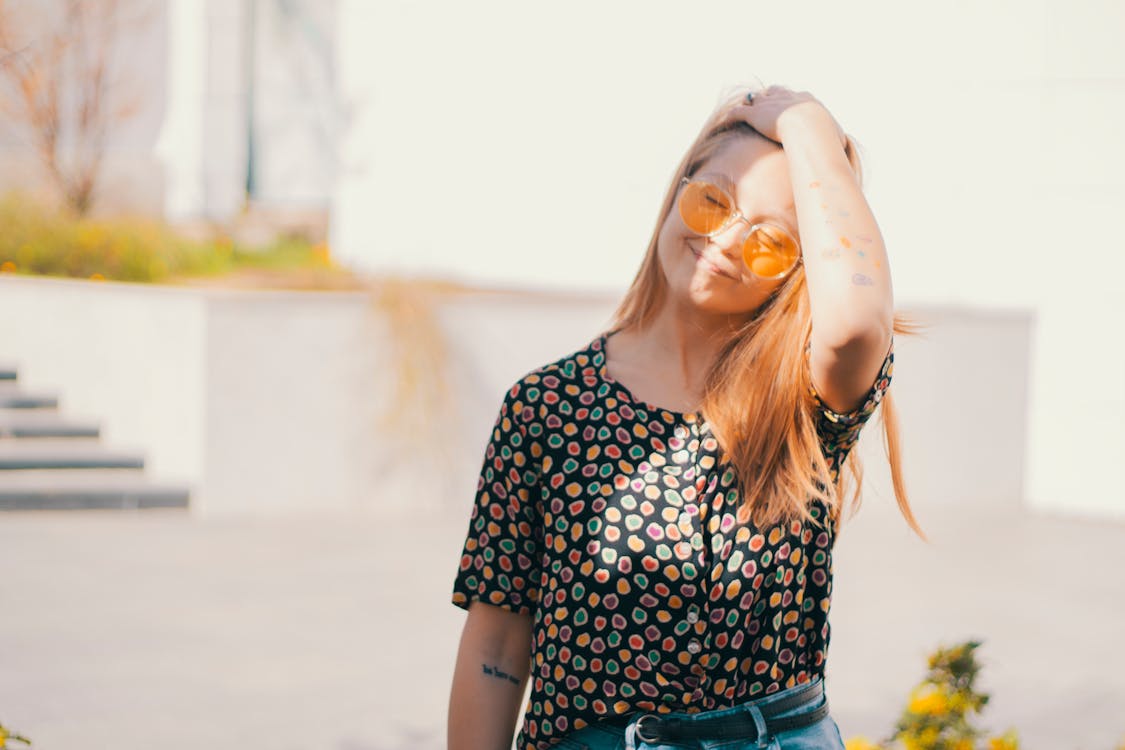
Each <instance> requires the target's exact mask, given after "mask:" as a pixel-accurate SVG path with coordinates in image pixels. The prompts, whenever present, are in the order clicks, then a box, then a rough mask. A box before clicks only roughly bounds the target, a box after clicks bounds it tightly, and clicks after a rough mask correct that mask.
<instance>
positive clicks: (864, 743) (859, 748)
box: [844, 737, 882, 750]
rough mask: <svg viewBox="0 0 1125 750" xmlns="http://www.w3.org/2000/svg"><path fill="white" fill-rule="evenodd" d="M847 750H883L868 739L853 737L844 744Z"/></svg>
mask: <svg viewBox="0 0 1125 750" xmlns="http://www.w3.org/2000/svg"><path fill="white" fill-rule="evenodd" d="M844 748H845V750H882V749H881V748H880V747H879V746H878V745H876V744H875V743H874V742H872V741H871V740H869V739H867V738H866V737H852V738H851V739H850V740H848V741H847V742H845V743H844Z"/></svg>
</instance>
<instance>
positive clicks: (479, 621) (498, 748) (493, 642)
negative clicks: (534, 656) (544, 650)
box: [447, 602, 531, 750]
mask: <svg viewBox="0 0 1125 750" xmlns="http://www.w3.org/2000/svg"><path fill="white" fill-rule="evenodd" d="M530 651H531V618H530V617H529V616H527V615H519V614H514V613H512V612H509V611H507V610H504V609H501V608H499V607H493V606H491V605H487V604H482V603H480V602H475V603H474V604H473V605H472V607H471V608H470V609H469V614H468V617H467V618H466V620H465V628H464V630H463V631H462V633H461V644H460V646H459V647H458V650H457V663H456V666H455V667H454V672H453V688H452V690H451V692H450V698H449V721H448V729H447V732H448V748H449V750H509V748H511V746H512V736H513V734H514V732H515V724H516V720H517V719H518V717H519V710H520V705H521V703H522V700H523V694H524V688H525V686H526V685H527V678H528V670H529V667H530Z"/></svg>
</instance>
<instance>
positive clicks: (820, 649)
mask: <svg viewBox="0 0 1125 750" xmlns="http://www.w3.org/2000/svg"><path fill="white" fill-rule="evenodd" d="M605 343H606V337H605V335H602V336H599V337H598V338H596V339H594V340H593V341H592V342H591V343H590V344H589V345H588V346H587V347H586V348H584V349H581V350H579V351H577V352H575V353H573V354H570V355H568V356H566V357H563V358H562V359H560V360H558V361H556V362H553V363H551V364H549V365H546V366H544V367H541V368H539V369H537V370H535V371H533V372H531V373H529V374H528V375H526V376H525V377H523V378H521V379H520V380H519V381H518V382H517V383H516V384H515V385H513V386H512V388H511V389H510V390H509V391H508V393H507V395H506V396H505V398H504V401H503V404H502V406H501V408H500V414H499V417H498V419H497V421H496V425H495V427H494V429H493V432H492V439H491V441H490V442H489V444H488V447H487V450H486V452H485V458H484V465H483V467H482V469H481V474H480V479H479V482H478V485H477V497H476V503H475V505H474V506H473V511H472V517H471V519H470V522H469V530H468V535H467V538H466V540H465V547H464V553H463V555H462V557H461V563H460V568H459V570H458V572H457V575H456V579H455V582H454V587H453V603H454V604H456V605H457V606H459V607H464V608H466V609H467V608H468V606H469V603H470V602H471V601H474V600H480V601H483V602H487V603H489V604H494V605H497V606H500V607H503V608H505V609H509V610H511V611H513V612H519V613H525V614H531V615H533V618H534V622H533V632H532V649H531V694H530V698H529V701H528V705H527V710H526V713H525V716H524V722H523V726H522V728H521V730H520V734H519V737H518V739H517V746H518V747H520V748H536V749H537V750H542V749H544V748H547V747H549V746H550V745H551V744H552V741H553V740H557V739H558V738H560V737H562V736H563V735H565V734H567V733H569V732H572V731H574V730H577V729H580V728H582V727H583V726H586V725H587V724H591V723H594V722H597V721H598V720H600V719H603V718H606V717H610V716H617V715H621V714H626V713H632V712H634V711H647V712H658V713H665V712H670V711H684V712H689V713H692V712H696V711H702V710H711V709H715V708H722V707H726V706H731V705H734V704H737V703H740V702H744V701H747V700H751V699H753V698H756V697H759V696H763V695H767V694H770V693H773V692H776V691H778V690H781V689H783V688H788V687H792V686H794V685H796V684H799V683H803V682H808V681H809V680H811V679H813V678H814V677H817V676H822V675H823V672H824V665H825V656H826V651H827V647H828V640H829V625H828V609H829V604H830V601H831V594H832V545H833V542H834V540H835V524H834V523H833V521H832V519H831V518H830V517H829V516H828V514H827V512H826V508H825V507H824V506H823V504H822V503H815V504H814V505H813V506H812V508H811V512H812V515H813V517H814V518H815V519H817V521H818V522H821V523H818V524H809V523H805V522H801V521H794V522H786V523H782V524H779V525H776V526H773V527H770V528H757V527H756V526H754V525H753V524H752V523H751V524H746V523H740V522H738V521H737V520H736V512H737V509H738V506H739V504H740V495H739V490H738V486H737V482H736V480H735V473H734V470H733V469H732V468H731V467H730V466H729V465H728V464H726V462H724V461H721V460H720V458H721V456H720V451H719V448H718V444H717V441H716V440H715V438H714V437H713V436H712V435H711V430H710V425H708V423H707V422H706V421H705V420H704V419H703V418H702V417H701V416H700V415H699V414H697V413H686V414H685V413H679V412H673V411H668V410H666V409H661V408H657V407H654V406H651V405H648V404H645V403H643V402H640V401H638V400H636V399H634V398H633V397H632V396H631V395H630V393H629V392H628V390H626V389H625V388H624V387H623V386H622V385H621V384H619V383H617V382H616V381H614V380H613V379H612V378H610V377H609V376H608V375H607V373H606V365H605ZM893 364H894V349H893V344H892V347H891V349H890V351H888V353H887V356H886V359H885V360H884V362H883V366H882V368H881V371H880V373H879V375H878V377H877V378H876V379H875V383H874V384H873V385H872V387H871V390H870V391H869V393H868V395H867V398H866V399H865V402H864V404H863V405H862V406H861V407H860V408H858V409H856V410H855V411H853V412H850V413H848V414H840V413H837V412H834V411H832V410H831V409H829V408H828V407H827V406H826V405H825V404H824V403H823V402H822V401H821V400H820V398H819V396H817V394H816V393H815V391H813V394H812V395H813V396H814V397H815V398H816V403H817V405H818V414H817V432H818V435H819V437H820V442H821V446H822V449H823V451H824V455H825V457H826V458H827V460H828V464H829V467H830V468H831V470H832V473H833V478H835V474H836V473H837V472H838V471H839V467H840V465H841V463H842V462H843V460H844V458H845V457H846V456H847V454H848V452H849V451H850V450H851V448H852V447H853V445H854V444H855V442H856V440H857V439H858V437H859V433H860V429H861V428H862V427H863V425H864V423H865V422H867V420H868V419H869V418H870V417H871V415H872V413H873V412H874V411H875V408H876V407H877V406H878V404H879V402H880V401H881V400H882V398H883V396H884V394H885V393H886V391H887V388H888V386H889V385H890V381H891V373H892V369H893Z"/></svg>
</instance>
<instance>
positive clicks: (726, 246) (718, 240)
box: [707, 214, 750, 257]
mask: <svg viewBox="0 0 1125 750" xmlns="http://www.w3.org/2000/svg"><path fill="white" fill-rule="evenodd" d="M749 230H750V222H748V221H746V219H744V218H743V217H742V216H741V215H740V214H733V215H731V217H730V218H729V219H728V220H727V222H726V223H725V224H724V225H723V226H722V227H720V228H719V229H717V230H716V231H714V232H712V233H711V234H710V235H708V237H707V239H708V240H709V241H710V242H711V243H712V244H714V245H715V247H717V248H719V249H720V250H722V252H723V254H724V255H728V256H730V257H738V256H741V254H742V245H743V244H745V242H746V237H747V235H748V234H749Z"/></svg>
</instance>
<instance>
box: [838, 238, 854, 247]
mask: <svg viewBox="0 0 1125 750" xmlns="http://www.w3.org/2000/svg"><path fill="white" fill-rule="evenodd" d="M840 244H841V245H843V246H844V247H851V246H852V243H851V242H849V241H848V238H847V237H841V238H840Z"/></svg>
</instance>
